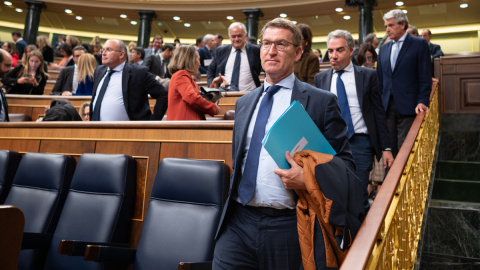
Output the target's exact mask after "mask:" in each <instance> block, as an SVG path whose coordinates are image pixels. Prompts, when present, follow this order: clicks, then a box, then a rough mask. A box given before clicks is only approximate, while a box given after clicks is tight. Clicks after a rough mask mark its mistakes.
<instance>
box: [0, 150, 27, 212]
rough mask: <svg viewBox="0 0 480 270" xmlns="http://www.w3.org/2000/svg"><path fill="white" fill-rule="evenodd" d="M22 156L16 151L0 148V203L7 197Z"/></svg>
mask: <svg viewBox="0 0 480 270" xmlns="http://www.w3.org/2000/svg"><path fill="white" fill-rule="evenodd" d="M21 158H22V156H21V155H20V154H19V153H17V152H15V151H8V150H0V204H3V203H4V202H5V199H6V198H7V195H8V192H9V191H10V188H11V187H12V181H13V177H14V176H15V173H16V172H17V168H18V164H19V163H20V159H21Z"/></svg>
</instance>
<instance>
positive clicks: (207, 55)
mask: <svg viewBox="0 0 480 270" xmlns="http://www.w3.org/2000/svg"><path fill="white" fill-rule="evenodd" d="M197 51H198V54H199V55H200V68H199V69H198V70H199V71H200V73H202V74H207V68H208V67H205V63H204V61H205V59H212V58H213V49H212V52H210V50H209V49H208V47H207V46H205V47H202V48H200V49H198V50H197Z"/></svg>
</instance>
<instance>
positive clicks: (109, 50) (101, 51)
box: [100, 48, 122, 54]
mask: <svg viewBox="0 0 480 270" xmlns="http://www.w3.org/2000/svg"><path fill="white" fill-rule="evenodd" d="M104 52H107V53H111V52H122V51H120V50H115V49H112V48H105V49H101V50H100V53H101V54H103V53H104Z"/></svg>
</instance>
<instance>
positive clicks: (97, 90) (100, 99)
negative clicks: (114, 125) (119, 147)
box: [90, 39, 168, 121]
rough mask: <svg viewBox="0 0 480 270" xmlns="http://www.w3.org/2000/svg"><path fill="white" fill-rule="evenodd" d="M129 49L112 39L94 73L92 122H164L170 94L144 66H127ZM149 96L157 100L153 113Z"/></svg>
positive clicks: (105, 47) (104, 47)
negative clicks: (100, 64) (101, 63)
mask: <svg viewBox="0 0 480 270" xmlns="http://www.w3.org/2000/svg"><path fill="white" fill-rule="evenodd" d="M126 59H127V46H126V45H125V43H123V41H121V40H115V39H110V40H107V42H105V44H104V45H103V51H102V62H103V64H104V65H103V66H99V67H97V69H96V70H95V74H94V82H93V92H92V102H91V103H90V120H91V121H128V120H162V118H163V115H164V114H165V111H166V110H167V103H168V92H167V90H166V89H165V88H164V87H163V86H162V85H161V84H160V83H159V82H158V81H156V80H155V77H154V76H153V75H152V74H151V73H149V72H148V68H147V67H144V66H136V65H132V64H128V63H126ZM148 94H150V96H152V97H153V98H155V99H156V100H157V102H156V104H155V107H154V112H153V114H152V112H151V110H150V105H149V102H148Z"/></svg>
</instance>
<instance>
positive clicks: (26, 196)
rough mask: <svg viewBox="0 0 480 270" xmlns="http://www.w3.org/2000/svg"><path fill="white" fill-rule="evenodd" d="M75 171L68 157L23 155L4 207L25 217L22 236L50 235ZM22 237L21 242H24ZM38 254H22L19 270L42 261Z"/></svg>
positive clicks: (25, 240)
mask: <svg viewBox="0 0 480 270" xmlns="http://www.w3.org/2000/svg"><path fill="white" fill-rule="evenodd" d="M74 169H75V159H74V158H72V157H70V156H65V155H58V154H45V153H26V154H25V155H24V156H23V157H22V159H21V161H20V164H19V166H18V169H17V172H16V174H15V177H14V179H13V183H12V187H11V189H10V192H9V193H8V196H7V198H6V200H5V204H11V205H15V206H17V207H18V208H19V209H20V210H21V211H22V212H23V214H24V216H25V229H24V232H26V233H40V234H51V233H53V232H54V230H55V228H56V226H57V222H58V218H59V216H60V213H61V210H62V207H63V204H64V202H65V198H66V195H67V191H68V188H69V187H70V182H71V179H72V175H73V171H74ZM27 238H28V237H25V236H24V240H23V242H24V243H25V242H28V239H27ZM42 255H43V254H41V252H40V251H39V250H22V251H21V252H20V261H19V269H33V268H34V266H36V265H39V264H41V259H42V258H43V256H42Z"/></svg>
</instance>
